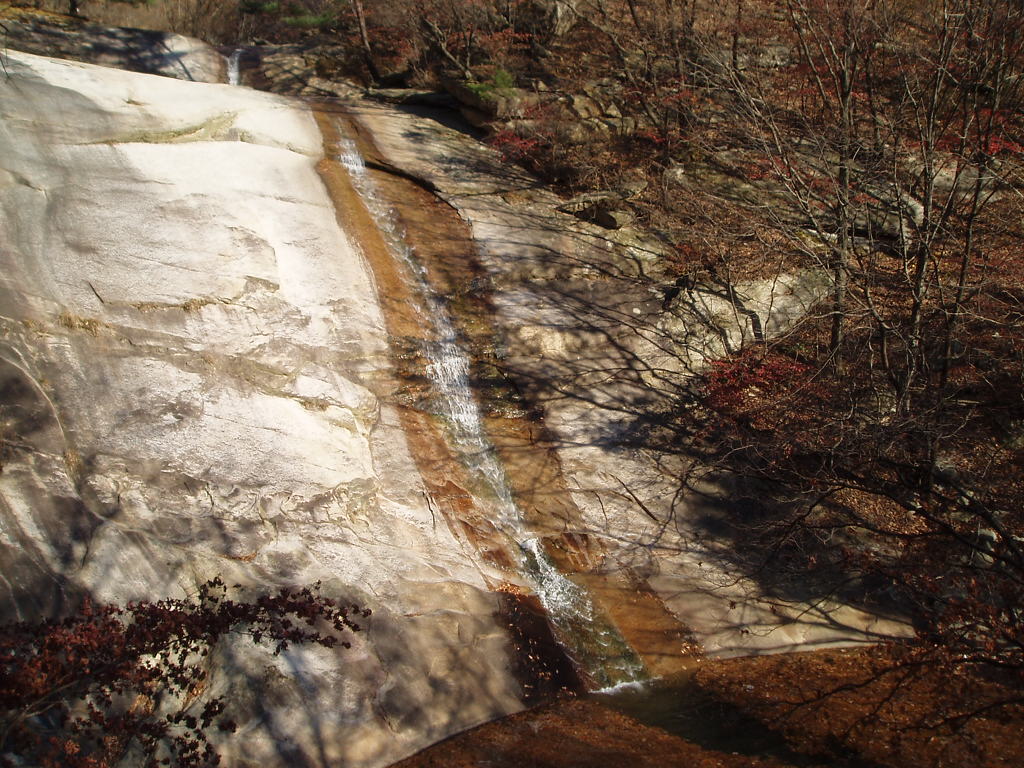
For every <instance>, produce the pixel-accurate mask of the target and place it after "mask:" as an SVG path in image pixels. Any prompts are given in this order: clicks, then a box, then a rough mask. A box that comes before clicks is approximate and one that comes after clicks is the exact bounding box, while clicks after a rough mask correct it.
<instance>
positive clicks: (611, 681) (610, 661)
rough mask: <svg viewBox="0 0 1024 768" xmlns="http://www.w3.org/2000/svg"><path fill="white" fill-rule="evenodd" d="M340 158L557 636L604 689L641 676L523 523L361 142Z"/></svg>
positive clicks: (431, 369) (463, 364) (442, 320)
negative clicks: (411, 290) (421, 327)
mask: <svg viewBox="0 0 1024 768" xmlns="http://www.w3.org/2000/svg"><path fill="white" fill-rule="evenodd" d="M339 149H340V153H339V156H338V158H337V159H338V160H339V162H341V163H342V164H343V165H344V166H345V168H346V169H347V170H348V173H349V177H350V178H351V180H352V184H353V186H354V187H355V189H356V192H357V193H358V194H359V196H360V198H361V199H362V200H363V202H364V204H365V205H366V207H367V209H368V210H369V212H370V215H371V216H372V217H373V219H374V222H375V223H376V225H377V227H378V229H379V230H380V232H381V234H382V235H383V237H384V241H385V243H386V244H387V247H388V249H389V250H390V251H391V253H392V254H393V255H394V256H395V257H396V258H397V259H398V260H399V261H400V262H401V263H402V264H403V266H404V267H405V269H406V270H407V272H408V274H409V276H410V278H411V279H412V280H413V282H414V285H415V288H416V294H417V295H418V297H419V301H420V302H421V303H420V304H419V305H418V306H416V307H415V309H416V311H417V312H418V314H419V315H420V317H421V318H422V320H423V322H424V324H425V325H427V326H429V327H431V328H432V329H433V331H434V340H433V341H431V342H428V343H427V344H426V350H425V351H426V356H427V359H428V366H427V373H428V375H429V378H430V380H431V382H432V383H433V388H434V398H433V402H432V403H431V407H432V409H433V411H434V412H435V414H436V415H437V416H439V417H441V419H442V420H443V421H444V422H445V423H446V426H447V432H448V434H449V439H450V440H451V442H452V444H453V447H454V448H455V449H456V451H457V453H458V454H459V455H460V457H461V458H462V460H463V462H464V463H465V465H466V467H467V469H468V470H469V471H470V472H471V474H472V475H473V476H475V478H476V479H477V480H478V481H481V485H482V486H483V487H485V488H486V490H487V491H488V492H489V493H490V495H492V496H493V498H494V501H495V503H496V507H497V509H496V512H497V520H496V521H495V523H496V526H497V527H498V528H499V529H501V530H502V531H503V532H504V533H505V534H506V535H507V536H509V537H510V538H511V539H512V540H513V541H515V543H516V545H517V548H518V555H519V564H520V568H521V570H522V572H523V573H524V574H525V575H526V576H527V577H528V578H529V579H530V580H531V581H532V582H533V585H534V588H535V591H536V593H537V597H538V598H539V599H540V602H541V604H542V605H543V606H544V609H545V610H546V611H547V613H548V616H549V617H550V618H551V622H552V624H553V626H554V629H555V633H556V636H557V637H558V640H559V641H560V642H561V643H562V645H563V647H565V648H566V650H567V652H568V653H569V654H570V656H572V657H573V658H574V659H575V661H576V662H577V663H578V664H580V665H581V666H582V667H583V668H584V669H585V670H586V672H587V673H588V674H589V675H590V677H591V678H592V679H593V681H594V682H595V683H596V684H597V685H598V686H599V687H601V688H604V687H607V686H613V685H616V684H619V683H622V682H626V681H629V680H636V679H638V677H640V676H642V674H643V664H642V662H641V661H640V660H639V659H638V658H637V657H636V655H635V653H634V652H633V651H632V649H631V648H630V647H629V645H628V644H627V643H626V642H625V640H623V639H622V637H621V636H620V635H619V633H618V631H617V630H616V629H615V628H614V627H613V626H612V625H611V624H610V623H609V622H608V621H607V620H605V619H603V617H601V616H600V615H599V612H598V611H596V610H595V608H594V605H593V603H592V602H591V600H590V598H589V596H588V595H587V593H586V591H585V590H584V589H583V588H582V587H580V586H579V585H577V584H575V583H574V582H572V581H570V580H569V579H568V578H566V577H565V576H564V575H563V574H562V573H560V572H559V570H558V568H557V567H556V566H555V564H554V563H553V562H552V561H551V559H550V558H549V557H548V555H547V553H546V552H545V551H544V547H543V545H542V543H541V542H540V540H539V539H538V538H537V537H536V536H534V535H532V534H531V533H530V531H529V530H527V528H526V527H525V525H524V522H523V518H522V514H521V512H520V510H519V508H518V506H517V505H516V502H515V500H514V498H513V496H512V491H511V488H510V487H509V483H508V480H507V478H506V476H505V471H504V469H503V467H502V465H501V462H500V461H499V459H498V457H497V455H496V453H495V449H494V446H493V445H492V444H491V442H490V439H489V438H488V437H487V433H486V431H485V429H484V425H483V419H482V418H481V414H480V407H479V405H478V403H477V400H476V397H475V395H474V393H473V390H472V387H471V385H470V373H469V365H470V363H469V358H468V357H467V355H466V353H465V352H464V351H463V349H462V347H461V346H460V344H459V337H458V332H457V330H456V328H455V326H454V324H453V322H452V318H451V314H450V312H449V311H448V307H447V305H446V304H445V302H444V300H443V299H442V297H440V296H438V295H437V293H436V292H435V291H434V290H433V289H432V288H431V286H430V283H429V280H428V278H427V273H426V270H425V269H424V267H423V266H422V265H421V264H420V263H419V262H418V261H417V260H416V258H415V257H414V255H413V252H412V249H411V248H410V246H409V244H408V241H407V239H406V237H405V232H404V231H403V229H402V226H401V224H400V222H399V220H398V216H397V215H396V214H395V212H394V210H393V209H392V208H391V206H390V205H389V204H388V203H387V202H386V201H385V200H384V199H383V198H382V197H381V195H380V194H379V192H378V190H377V188H376V185H375V183H374V182H373V179H372V178H370V176H369V174H368V173H367V170H366V165H365V163H364V162H363V158H362V155H361V154H360V153H359V149H358V147H357V146H356V143H355V142H354V141H353V140H351V139H348V138H342V139H341V140H340V142H339Z"/></svg>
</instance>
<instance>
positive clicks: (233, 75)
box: [224, 48, 242, 85]
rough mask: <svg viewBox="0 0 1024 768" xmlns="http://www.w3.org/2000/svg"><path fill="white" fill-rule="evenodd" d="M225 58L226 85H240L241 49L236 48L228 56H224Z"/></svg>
mask: <svg viewBox="0 0 1024 768" xmlns="http://www.w3.org/2000/svg"><path fill="white" fill-rule="evenodd" d="M224 58H225V60H226V61H227V63H228V85H241V84H242V70H241V61H242V49H241V48H236V49H235V50H234V51H232V52H231V55H230V56H225V57H224Z"/></svg>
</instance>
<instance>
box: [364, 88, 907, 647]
mask: <svg viewBox="0 0 1024 768" xmlns="http://www.w3.org/2000/svg"><path fill="white" fill-rule="evenodd" d="M347 103H348V104H349V108H350V109H351V111H352V113H353V114H354V115H355V117H356V119H357V121H358V122H359V124H360V125H361V126H362V127H363V133H364V135H365V137H366V139H367V140H368V141H371V142H372V143H373V144H374V145H375V146H376V148H377V152H378V154H379V158H378V160H379V162H380V163H381V164H382V166H384V167H391V168H393V169H395V170H396V171H398V172H401V173H403V174H406V175H409V176H412V177H415V178H417V179H419V180H420V183H421V184H423V185H424V186H426V187H428V188H430V189H432V190H433V191H434V192H435V193H436V194H438V195H439V196H440V197H441V198H443V199H444V200H445V201H447V202H448V203H449V204H450V205H452V206H453V207H454V208H456V209H457V210H458V213H459V215H460V216H462V218H464V219H465V220H466V221H467V222H468V223H469V225H470V227H471V230H472V234H473V238H474V240H475V242H476V244H477V249H478V258H479V260H480V263H481V265H482V266H483V268H484V271H485V273H486V276H487V281H486V287H487V290H488V291H489V292H490V294H489V301H490V302H491V303H492V305H493V307H494V310H495V318H494V322H495V323H496V324H497V326H498V329H499V333H500V335H501V336H502V339H503V341H502V350H501V355H502V360H501V364H502V365H503V366H504V367H506V368H507V369H508V370H509V371H510V372H511V373H512V375H514V377H515V378H516V380H517V382H518V383H519V386H520V388H521V389H522V390H523V392H524V394H525V396H526V397H527V399H528V400H529V401H530V402H532V403H533V404H534V405H536V406H539V407H540V408H541V409H542V412H543V416H544V424H545V427H546V430H547V435H548V436H547V438H546V439H547V440H548V441H549V442H550V444H551V446H552V447H553V449H554V451H555V454H556V455H557V461H558V463H559V469H560V472H561V475H562V477H563V487H564V488H566V489H568V493H569V497H570V499H571V506H572V511H571V512H569V513H567V514H566V515H564V516H561V517H559V518H554V519H547V520H537V519H535V520H532V521H531V523H532V524H533V525H534V526H535V527H536V528H538V529H539V530H541V531H542V532H545V533H546V535H547V536H548V539H549V542H554V541H556V540H566V539H567V538H568V539H573V540H575V541H580V540H585V541H587V542H589V543H588V548H589V554H588V556H587V558H586V562H585V563H583V564H578V565H577V566H576V567H577V568H579V569H582V570H583V571H585V572H589V573H590V574H592V575H596V576H598V577H599V578H598V579H597V581H598V582H603V586H601V585H596V586H595V585H591V588H592V589H594V590H595V591H596V592H597V593H612V592H616V591H617V592H618V595H619V597H618V598H616V600H617V601H618V602H619V603H620V605H619V609H618V610H616V607H615V605H614V604H610V605H609V612H610V613H611V614H612V615H615V614H619V615H620V616H628V615H629V605H631V604H632V602H633V601H634V598H633V597H630V589H631V587H629V586H628V585H640V586H641V588H642V589H643V590H649V592H650V593H651V594H653V595H655V596H656V597H657V599H658V600H659V601H660V602H661V603H662V604H663V605H664V606H665V607H666V608H667V609H668V610H669V611H670V612H671V613H672V614H673V615H674V616H675V617H676V619H677V620H679V621H680V622H681V623H682V624H683V625H684V626H685V627H688V628H689V629H690V630H692V632H693V634H694V636H695V638H696V640H697V641H698V645H699V647H700V648H701V649H702V650H703V651H704V652H707V653H709V654H714V655H745V654H756V653H765V652H779V651H790V650H801V649H807V648H811V647H821V646H828V645H832V644H851V643H853V644H857V643H864V642H873V641H874V640H877V639H878V638H879V637H884V636H887V635H891V634H902V633H905V632H906V631H907V628H906V627H905V625H903V624H902V623H901V622H899V621H898V620H893V619H890V618H886V617H881V616H876V615H872V614H869V613H866V612H864V611H862V610H860V609H857V608H854V607H851V606H846V605H841V604H839V603H836V602H834V601H828V600H826V601H821V602H818V603H815V604H814V605H813V606H809V605H807V604H804V603H801V602H799V601H795V600H791V599H790V600H786V599H782V598H780V597H773V596H771V595H768V594H766V593H765V592H764V590H763V589H761V588H760V587H759V586H758V584H756V583H755V582H754V581H752V580H749V579H746V578H743V577H742V575H741V574H738V573H736V572H735V570H734V569H732V568H731V567H730V565H729V562H728V558H727V557H725V556H724V554H725V553H723V552H721V550H719V549H718V543H717V542H716V541H715V539H714V536H713V534H712V533H711V529H710V528H709V526H708V525H707V524H706V523H707V520H708V519H710V518H713V517H714V516H716V515H722V514H723V509H728V507H729V504H730V503H731V502H730V498H731V497H732V495H733V493H734V490H735V489H734V488H733V487H731V485H730V483H731V481H730V480H729V479H728V478H715V479H709V480H706V481H702V482H699V483H696V482H690V483H688V482H686V480H687V472H688V470H689V469H690V465H689V464H688V463H687V460H686V459H685V457H684V456H682V455H680V454H679V453H677V452H674V451H673V449H672V448H673V446H672V439H671V435H672V433H671V429H666V427H670V421H671V419H672V418H673V417H672V414H673V412H674V409H677V408H678V407H680V402H681V399H680V396H681V385H682V384H683V383H684V382H685V380H686V378H687V377H688V376H690V375H692V374H693V373H694V372H699V371H700V370H702V369H703V367H704V366H705V365H706V363H707V361H708V360H711V359H714V358H715V357H718V356H720V355H721V354H722V353H723V352H724V351H726V350H728V349H735V348H738V347H739V346H740V345H742V344H744V343H747V342H749V341H751V340H756V339H759V338H763V337H768V336H771V335H772V334H775V333H778V332H780V331H782V330H784V329H785V328H786V327H788V325H789V324H791V323H792V322H793V321H794V320H795V319H797V318H798V317H800V316H802V315H804V314H805V313H806V312H807V311H808V310H809V308H810V307H811V306H812V305H813V304H814V303H815V302H816V301H817V300H818V298H819V297H820V296H821V295H822V292H823V290H824V286H825V281H824V280H823V279H822V277H821V276H820V275H818V274H815V273H813V272H808V273H800V274H780V275H777V276H776V277H775V278H774V279H772V280H761V281H748V282H746V283H743V282H740V283H736V284H734V285H731V286H728V285H721V286H718V285H708V284H697V285H690V286H685V287H682V288H681V290H678V291H675V292H671V291H670V289H671V287H672V286H673V283H672V282H671V281H670V280H669V278H667V277H666V275H665V274H664V272H663V271H662V269H661V263H662V257H663V254H662V252H661V250H660V248H659V247H658V245H657V244H656V243H655V242H654V241H653V240H651V239H650V238H649V237H646V236H645V235H644V233H643V232H641V231H639V230H634V229H630V228H624V229H622V230H618V231H615V232H611V231H609V230H605V229H602V228H600V227H597V226H594V225H590V224H587V223H585V222H581V221H579V220H578V219H576V218H575V217H573V216H570V215H568V214H563V213H560V212H558V211H557V207H558V205H559V204H560V203H561V201H560V200H559V199H558V198H557V197H556V196H555V195H554V194H553V193H551V192H550V191H548V190H546V189H544V188H543V187H542V186H541V185H540V184H539V183H538V182H537V181H536V180H535V179H533V178H532V177H530V176H528V175H526V174H524V173H522V172H521V171H518V170H517V169H515V168H511V167H509V166H508V165H505V164H502V163H501V162H500V161H499V160H498V158H497V155H496V153H494V152H493V151H492V150H490V149H489V148H488V147H486V146H485V145H483V144H481V143H479V142H478V141H475V140H473V139H471V138H470V137H468V136H466V135H465V134H462V133H460V132H458V131H455V130H452V129H450V128H448V127H445V126H444V125H442V124H441V122H440V121H438V120H434V119H431V118H430V116H429V115H428V114H427V113H424V112H422V111H421V112H420V113H419V114H416V113H414V112H413V111H409V110H407V111H399V110H396V109H393V108H390V107H386V106H381V105H371V104H367V103H366V102H364V101H360V100H358V99H357V98H356V97H354V96H352V97H350V98H349V99H348V102H347ZM676 287H679V286H676ZM670 294H671V298H672V300H671V301H670V300H669V299H670ZM694 485H696V490H697V491H698V492H697V493H695V492H694V488H693V487H692V486H694ZM724 514H728V512H725V513H724ZM616 574H617V576H616ZM577 578H578V580H580V581H585V580H587V579H588V578H589V576H583V575H581V576H579V577H577ZM613 583H618V584H619V585H622V584H625V585H627V586H625V587H621V586H620V587H617V588H613V589H609V588H608V587H609V584H613ZM623 631H624V632H626V633H627V634H629V633H628V630H627V629H624V630H623ZM676 646H677V651H676V653H677V654H679V655H680V656H685V655H686V654H687V653H689V652H691V650H692V648H691V647H690V646H689V645H688V644H687V643H676ZM656 655H657V656H658V657H659V659H660V661H659V662H658V663H659V664H660V665H662V666H664V664H665V654H664V649H663V648H661V647H660V646H659V647H657V651H656ZM641 656H642V657H645V658H646V657H648V654H645V653H644V652H643V651H642V650H641ZM648 666H650V664H648Z"/></svg>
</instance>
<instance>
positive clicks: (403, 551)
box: [0, 51, 521, 766]
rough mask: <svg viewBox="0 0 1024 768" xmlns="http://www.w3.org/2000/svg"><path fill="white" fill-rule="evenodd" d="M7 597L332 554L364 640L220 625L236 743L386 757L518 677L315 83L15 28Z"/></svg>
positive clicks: (294, 565) (22, 604) (160, 589)
mask: <svg viewBox="0 0 1024 768" xmlns="http://www.w3.org/2000/svg"><path fill="white" fill-rule="evenodd" d="M4 61H5V68H6V74H5V76H4V77H3V78H2V79H0V391H2V392H3V393H4V397H3V400H2V403H0V408H2V410H3V413H2V415H3V431H2V433H0V447H2V452H0V462H2V472H0V572H2V576H3V579H2V580H0V607H2V614H3V616H4V618H5V619H7V620H10V619H13V618H25V619H30V618H32V617H36V616H39V615H41V614H46V613H52V612H56V611H59V610H60V609H61V608H62V606H64V605H66V603H67V601H68V600H72V599H74V597H75V596H76V595H78V594H81V593H83V592H90V593H92V594H93V595H94V596H95V597H96V598H98V599H100V600H103V601H118V602H120V601H126V600H131V599H140V598H157V597H161V596H164V595H167V596H184V595H187V594H190V593H192V592H194V590H195V588H196V585H197V584H199V583H202V582H203V581H205V580H207V579H208V578H211V577H213V576H217V575H220V576H223V577H224V578H225V580H226V581H227V582H228V583H234V582H238V583H240V584H242V585H244V586H245V587H247V588H251V589H260V590H262V589H268V590H269V589H273V588H275V587H276V586H279V585H284V584H304V583H310V582H314V581H317V580H320V581H322V582H323V584H324V591H325V592H326V593H327V594H328V595H330V596H334V597H338V598H343V599H345V600H353V601H356V602H358V603H361V604H363V605H366V606H368V607H370V608H371V609H372V610H373V612H374V614H373V616H372V618H371V619H369V620H368V627H367V631H366V632H364V633H361V634H360V635H359V636H357V638H356V640H355V643H354V645H353V648H352V649H351V650H348V651H346V650H340V649H339V650H337V651H336V652H335V651H333V650H332V651H327V650H324V649H316V650H310V649H295V650H293V651H290V652H289V653H287V654H285V655H282V656H280V657H274V656H272V655H271V653H270V652H269V650H268V649H265V648H260V647H253V646H251V644H247V643H246V642H244V641H242V640H240V641H239V642H238V643H234V644H230V645H228V646H225V647H223V648H221V649H220V651H219V654H220V655H219V661H218V664H217V666H216V668H215V672H214V675H213V678H212V681H211V690H212V691H213V692H215V693H225V694H227V696H228V698H229V701H230V702H231V704H232V706H233V707H234V708H235V714H236V715H237V718H236V719H237V720H238V721H239V723H240V724H241V728H240V730H239V733H238V734H236V735H235V736H234V737H226V738H228V740H227V741H226V743H224V744H223V745H222V751H223V753H224V755H225V756H226V757H227V763H228V764H230V765H261V766H273V765H326V764H338V762H339V761H342V762H344V764H345V765H351V766H379V765H385V764H388V763H391V762H393V761H394V760H396V759H399V758H401V757H403V756H405V755H407V754H410V753H411V752H413V751H415V750H416V749H419V748H421V747H423V746H425V745H427V744H430V743H432V742H434V741H437V740H438V739H441V738H443V737H445V736H447V735H449V734H451V733H452V732H455V731H457V730H461V729H463V728H466V727H469V726H471V725H474V724H476V723H479V722H482V721H484V720H487V719H490V718H492V717H495V716H497V715H499V714H504V713H507V712H511V711H514V710H516V709H519V708H520V707H521V703H520V702H521V700H520V695H521V694H520V689H519V686H518V684H517V683H516V681H515V680H514V679H513V677H512V675H511V673H510V671H509V661H508V659H509V653H510V648H509V640H508V635H507V633H506V630H505V628H504V627H502V626H499V624H498V623H497V621H496V619H495V618H494V615H495V613H496V611H497V610H498V608H499V603H498V599H497V597H496V596H495V595H494V594H493V593H492V592H491V591H490V587H489V585H490V581H489V574H488V568H489V566H488V565H487V564H485V563H480V562H477V561H475V560H474V558H473V557H471V556H469V555H467V554H466V552H464V550H463V549H462V546H461V545H460V543H459V542H458V541H457V540H456V539H455V538H454V537H453V536H452V535H451V534H450V533H449V532H448V531H447V530H446V529H444V527H443V526H441V527H439V526H438V525H437V524H436V521H435V520H434V519H433V513H432V511H431V509H430V508H429V507H428V504H427V503H426V497H425V493H424V487H423V483H422V481H421V479H420V476H419V474H418V472H417V470H416V465H415V462H414V461H413V459H412V457H411V456H410V450H409V447H408V445H407V443H406V439H405V435H404V433H403V431H402V428H401V425H400V419H399V417H398V415H397V413H396V409H395V407H394V406H392V405H390V404H389V403H388V402H387V401H386V400H383V399H381V397H379V396H378V392H379V391H380V390H381V389H387V387H388V386H389V385H388V380H389V377H390V376H391V362H390V352H389V348H388V338H387V335H386V333H385V329H384V323H383V319H382V314H381V310H380V306H379V303H378V301H377V298H376V297H375V295H374V287H373V284H372V280H371V278H370V276H369V274H368V272H367V269H366V267H365V265H364V263H363V259H362V256H361V253H360V249H359V247H358V244H357V243H356V242H354V241H353V240H352V238H351V237H350V236H349V235H347V234H346V232H344V231H343V230H342V229H341V228H340V226H339V224H338V220H337V218H336V211H335V209H334V206H333V203H332V200H331V199H330V198H329V196H328V195H327V192H326V189H325V187H324V185H323V183H322V181H321V179H320V177H319V176H318V174H317V171H316V166H317V163H318V161H319V160H320V159H321V157H322V139H321V136H320V134H319V132H318V131H317V128H316V125H315V122H314V121H313V119H312V117H311V116H310V114H309V113H308V111H307V110H306V108H305V107H303V106H302V105H299V104H297V103H295V102H292V101H289V100H287V99H284V98H281V97H276V96H270V95H266V94H260V93H256V92H253V91H249V90H247V89H230V88H228V87H227V86H219V85H204V84H195V83H183V82H180V81H176V80H172V79H168V78H159V77H153V76H147V75H139V74H133V73H126V72H121V71H117V70H113V69H105V68H101V67H95V66H91V65H87V64H79V63H72V62H66V61H57V60H52V59H46V58H41V57H36V56H32V55H28V54H22V53H16V52H13V51H10V52H7V53H6V54H5V56H4Z"/></svg>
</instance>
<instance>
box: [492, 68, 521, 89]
mask: <svg viewBox="0 0 1024 768" xmlns="http://www.w3.org/2000/svg"><path fill="white" fill-rule="evenodd" d="M515 84H516V79H515V77H513V75H512V73H511V72H509V71H508V70H507V69H504V68H503V67H498V68H497V69H496V70H494V74H493V75H492V76H491V85H493V86H494V88H495V89H496V90H499V91H507V90H509V89H511V88H514V87H515Z"/></svg>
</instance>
